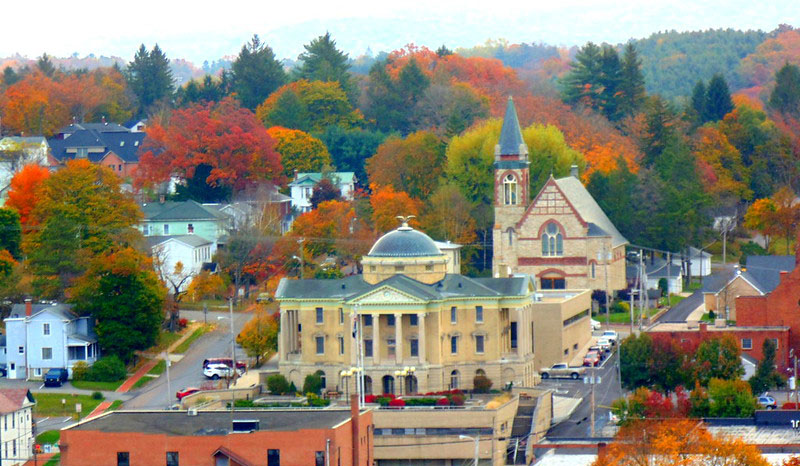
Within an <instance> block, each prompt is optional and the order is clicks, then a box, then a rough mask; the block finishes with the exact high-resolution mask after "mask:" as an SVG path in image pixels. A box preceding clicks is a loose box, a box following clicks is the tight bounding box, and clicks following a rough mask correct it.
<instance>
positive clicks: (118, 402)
mask: <svg viewBox="0 0 800 466" xmlns="http://www.w3.org/2000/svg"><path fill="white" fill-rule="evenodd" d="M120 406H122V400H114V402H113V403H111V406H109V407H108V409H107V411H114V410H116V409H119V407H120Z"/></svg>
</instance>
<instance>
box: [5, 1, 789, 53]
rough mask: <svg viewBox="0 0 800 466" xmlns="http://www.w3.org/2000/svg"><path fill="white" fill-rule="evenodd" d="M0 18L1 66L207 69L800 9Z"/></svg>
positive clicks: (112, 13) (192, 12)
mask: <svg viewBox="0 0 800 466" xmlns="http://www.w3.org/2000/svg"><path fill="white" fill-rule="evenodd" d="M112 5H113V6H112ZM0 17H4V18H5V19H4V20H3V21H2V22H0V25H2V26H0V57H6V56H10V55H13V54H15V53H19V54H21V55H24V56H28V57H31V58H33V57H37V56H39V55H41V54H42V52H46V53H48V54H49V55H55V56H58V57H64V56H69V55H72V54H75V53H76V54H77V55H78V56H81V57H83V56H86V55H88V54H92V53H93V54H94V55H97V56H100V55H105V56H118V57H122V58H124V59H126V60H130V59H131V58H132V57H133V54H134V52H135V51H136V49H137V48H138V46H139V44H141V43H144V44H145V45H147V46H148V48H150V47H152V45H153V44H154V43H158V44H159V46H160V47H161V48H162V49H163V50H164V51H165V52H166V53H167V56H168V57H170V58H184V59H187V60H190V61H192V62H194V63H195V64H198V65H200V64H202V63H203V61H204V60H208V61H213V60H216V59H219V58H221V57H224V56H233V55H236V54H237V53H238V51H239V49H240V48H241V46H242V44H244V43H245V42H246V41H248V40H249V39H250V37H252V35H253V34H258V35H259V36H260V37H261V38H262V41H264V42H266V43H267V44H268V45H270V46H271V47H272V48H273V50H274V51H275V54H276V55H277V56H278V58H292V59H294V58H296V57H297V55H298V54H299V53H301V52H302V51H303V44H305V43H308V42H309V41H310V40H311V39H313V38H314V37H317V36H319V35H322V34H324V33H325V31H330V32H331V34H332V35H333V38H334V39H335V40H336V41H337V43H338V45H339V47H340V48H342V49H343V50H345V51H346V52H348V53H349V54H350V55H351V56H353V57H355V56H359V55H362V54H363V53H364V52H365V51H366V50H367V47H369V48H371V50H372V51H373V52H375V53H377V52H379V51H382V50H384V51H391V50H395V49H398V48H401V47H403V46H405V45H406V44H409V43H414V44H417V45H425V46H428V47H430V48H437V47H438V46H440V45H442V44H445V45H447V46H448V47H449V48H451V49H454V48H458V47H471V46H473V45H478V44H482V43H484V42H485V41H486V40H488V39H506V40H508V41H509V42H510V43H520V42H528V43H530V42H544V43H548V44H552V45H566V46H571V45H582V44H584V43H585V42H587V41H590V40H591V41H594V42H597V43H602V42H609V43H614V44H616V43H622V42H625V41H627V40H628V39H631V38H641V37H647V36H649V35H650V34H652V33H653V32H657V31H663V30H672V29H675V30H678V31H687V30H703V29H709V28H734V29H762V30H765V31H770V30H772V29H775V28H776V27H777V26H778V24H781V23H785V24H790V25H793V26H795V27H800V6H798V2H797V0H773V1H769V2H757V1H756V2H754V1H752V0H727V1H721V0H709V1H702V0H701V1H697V0H692V1H687V0H672V1H669V0H638V1H633V0H621V1H602V0H594V1H589V0H548V1H542V0H525V1H508V0H495V1H487V0H483V1H475V0H424V1H421V0H404V1H395V2H385V1H380V0H377V1H376V0H369V1H365V0H327V1H320V0H304V1H299V2H291V1H279V2H276V1H274V0H273V1H242V0H226V1H219V0H215V1H213V2H212V1H207V0H194V1H191V2H189V1H183V0H181V1H178V0H158V1H156V0H137V1H135V2H108V1H107V0H105V1H100V0H77V1H73V2H64V1H63V0H58V1H54V0H37V1H30V0H28V1H24V0H4V1H3V2H2V4H1V5H0ZM13 18H18V19H24V20H13ZM9 19H11V20H9Z"/></svg>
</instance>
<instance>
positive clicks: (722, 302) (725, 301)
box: [703, 275, 761, 322]
mask: <svg viewBox="0 0 800 466" xmlns="http://www.w3.org/2000/svg"><path fill="white" fill-rule="evenodd" d="M739 296H761V291H759V290H758V288H757V287H756V286H755V285H753V284H752V283H750V282H749V281H748V280H747V278H745V276H744V275H736V276H735V277H733V279H731V281H729V282H728V283H727V284H726V285H725V287H723V288H722V289H721V290H719V291H717V292H716V293H703V302H704V303H705V306H706V312H709V311H714V313H715V314H716V315H717V316H719V318H721V319H722V318H727V320H732V321H734V322H735V321H736V301H737V299H736V298H738V297H739ZM726 308H727V309H728V315H727V317H726V316H725V309H726Z"/></svg>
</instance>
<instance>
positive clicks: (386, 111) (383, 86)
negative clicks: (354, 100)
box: [364, 62, 403, 132]
mask: <svg viewBox="0 0 800 466" xmlns="http://www.w3.org/2000/svg"><path fill="white" fill-rule="evenodd" d="M366 96H367V105H366V108H364V115H365V116H366V117H367V119H369V120H371V121H373V122H374V123H375V127H376V129H378V130H379V131H384V132H391V131H394V130H395V129H396V128H398V127H399V126H400V123H401V121H402V120H403V113H402V109H403V105H402V102H401V99H400V94H399V93H398V91H397V84H396V83H395V82H394V80H392V77H391V76H390V75H389V73H388V72H387V71H386V63H384V62H376V63H375V64H374V65H372V68H370V70H369V80H368V82H367V89H366Z"/></svg>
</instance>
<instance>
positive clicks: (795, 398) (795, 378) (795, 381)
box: [794, 354, 797, 409]
mask: <svg viewBox="0 0 800 466" xmlns="http://www.w3.org/2000/svg"><path fill="white" fill-rule="evenodd" d="M794 403H795V406H794V407H795V409H797V355H796V354H795V355H794Z"/></svg>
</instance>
